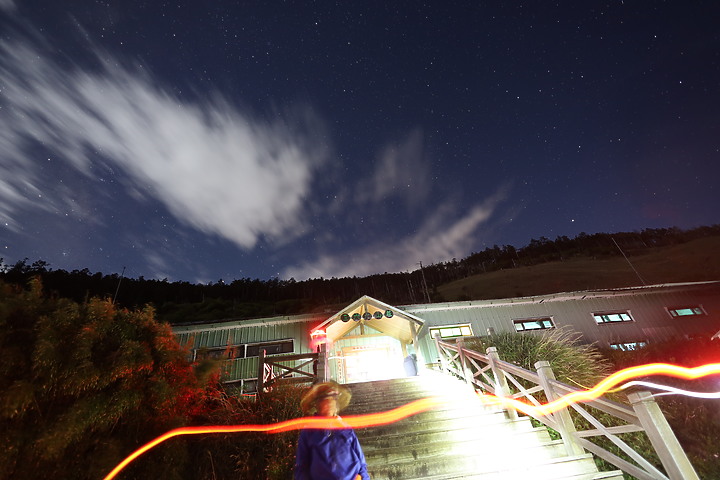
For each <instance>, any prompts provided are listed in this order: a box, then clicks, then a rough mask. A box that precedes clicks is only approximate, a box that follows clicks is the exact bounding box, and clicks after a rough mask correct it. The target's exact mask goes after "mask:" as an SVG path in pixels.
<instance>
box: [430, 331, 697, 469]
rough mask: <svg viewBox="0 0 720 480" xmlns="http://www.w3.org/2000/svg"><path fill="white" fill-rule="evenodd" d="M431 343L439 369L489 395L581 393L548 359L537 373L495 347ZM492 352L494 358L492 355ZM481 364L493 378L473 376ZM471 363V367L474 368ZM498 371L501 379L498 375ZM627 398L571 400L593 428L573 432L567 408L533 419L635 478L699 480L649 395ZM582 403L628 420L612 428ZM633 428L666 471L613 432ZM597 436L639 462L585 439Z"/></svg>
mask: <svg viewBox="0 0 720 480" xmlns="http://www.w3.org/2000/svg"><path fill="white" fill-rule="evenodd" d="M435 345H436V348H437V350H438V354H439V355H440V361H441V362H440V363H441V365H442V367H441V368H442V370H444V371H446V372H448V373H450V374H452V375H455V376H458V377H461V378H462V379H463V380H465V381H466V382H467V383H469V384H471V385H473V386H475V387H479V388H480V389H482V390H485V391H487V392H489V393H492V394H496V395H501V396H502V395H504V396H507V397H511V398H521V397H524V398H527V399H528V400H529V401H530V402H531V403H533V404H535V405H538V401H537V400H536V399H535V398H534V397H533V393H535V392H539V391H544V393H545V397H546V398H547V399H553V398H557V397H561V396H564V395H567V394H568V393H572V392H577V391H580V390H579V389H577V388H575V387H573V386H570V385H567V384H565V383H563V382H560V381H558V380H555V378H554V374H553V373H552V370H551V369H550V368H549V366H548V364H547V362H538V363H537V364H536V367H537V368H538V371H537V372H533V371H530V370H527V369H525V368H523V367H520V366H518V365H515V364H512V363H509V362H505V361H503V360H499V359H498V358H497V353H493V352H491V350H493V351H494V347H491V348H490V349H488V354H487V355H486V354H483V353H480V352H476V351H473V350H469V349H467V348H465V347H464V343H463V342H458V344H454V343H451V342H446V341H443V340H440V338H439V336H436V337H435ZM490 354H492V355H495V356H494V357H493V358H492V359H491V358H490ZM478 362H480V364H478ZM481 364H484V365H487V366H491V367H494V368H493V369H492V374H493V376H494V377H495V381H494V382H491V383H488V382H487V381H483V380H482V378H477V377H478V376H486V373H487V371H488V367H486V366H483V365H481ZM473 367H474V368H475V371H473ZM498 375H499V376H500V378H498ZM515 377H517V378H521V379H523V380H525V381H527V382H530V383H531V384H534V385H535V386H534V387H530V388H525V386H523V385H522V384H521V383H519V382H518V381H517V380H516V378H515ZM486 378H487V376H486ZM506 379H509V380H510V382H509V383H508V382H506ZM510 385H512V386H513V387H515V388H516V390H517V392H515V393H512V392H510V394H508V391H507V390H508V388H511V387H510ZM496 386H499V388H501V389H502V390H505V391H504V392H503V391H497V392H496V391H495V388H496ZM628 399H629V400H630V403H631V404H632V407H630V406H627V405H624V404H622V403H619V402H615V401H612V400H607V399H605V398H602V397H600V398H596V399H592V400H581V401H580V402H578V403H576V404H573V405H572V409H574V410H576V411H577V412H578V413H579V414H580V416H582V417H584V418H585V419H586V420H588V421H589V423H590V424H591V425H594V426H595V427H596V428H594V429H586V430H580V431H576V429H575V428H576V427H575V425H574V420H573V419H572V418H571V417H570V416H569V415H568V410H567V407H565V408H563V409H562V410H560V411H558V412H556V413H554V414H552V415H548V416H540V415H538V416H534V418H536V419H537V420H538V421H540V422H542V423H544V424H545V425H547V426H549V427H551V428H554V429H556V430H557V429H560V431H561V434H562V435H563V441H564V442H565V444H566V447H567V449H568V451H569V452H570V451H577V449H578V447H582V448H584V449H585V450H587V451H589V452H591V453H593V454H595V455H597V456H598V457H600V458H603V459H605V460H606V461H607V462H609V463H611V464H613V465H615V466H616V467H617V468H619V469H620V470H622V471H623V472H625V473H628V474H630V475H633V476H634V477H636V478H638V479H643V480H644V479H648V480H649V479H665V480H699V477H698V476H697V473H696V472H695V470H694V469H693V467H692V465H691V464H690V462H689V460H688V459H687V455H686V454H685V452H684V451H683V450H682V448H681V447H680V444H679V442H678V441H677V438H676V437H675V434H674V433H673V431H672V429H671V428H670V426H669V425H668V424H667V420H666V419H665V417H664V416H663V414H662V412H661V411H660V409H659V408H658V406H657V404H656V403H655V401H654V400H653V398H652V395H650V394H649V393H647V392H638V393H633V394H630V395H629V396H628ZM581 404H582V405H587V406H589V407H592V408H595V409H597V410H600V411H602V412H604V413H606V414H608V415H611V416H612V417H614V418H616V419H619V420H621V421H623V422H626V424H625V425H619V426H610V427H607V426H604V425H603V424H602V423H601V422H600V421H599V420H598V419H596V418H595V417H594V416H593V415H592V414H591V413H590V412H588V411H587V410H585V409H584V408H583V407H582V406H581ZM513 413H514V411H513ZM508 414H509V415H511V413H510V412H508ZM561 419H562V420H561ZM568 422H570V423H568ZM635 431H644V432H645V433H646V434H647V435H648V438H649V439H650V442H651V443H652V445H653V448H654V450H655V452H656V454H657V455H658V458H659V459H660V461H661V462H662V464H663V467H664V469H665V471H666V472H667V474H664V473H662V472H660V471H659V470H658V469H656V468H655V467H654V466H653V465H651V464H650V462H649V461H647V460H646V459H644V458H643V457H642V456H641V455H640V454H639V453H637V452H636V451H634V450H633V449H632V447H631V446H629V445H627V444H626V443H625V442H623V441H622V440H620V439H619V438H618V437H617V436H616V434H618V433H627V432H635ZM599 436H604V437H605V438H607V439H608V440H610V441H611V442H613V443H614V444H615V445H617V446H619V447H620V449H621V450H622V451H623V452H624V453H625V454H627V455H628V456H629V457H630V458H632V459H633V461H634V462H636V464H637V465H636V464H633V463H630V462H628V461H627V460H625V459H622V458H620V457H618V456H617V455H615V454H614V453H611V452H610V451H608V450H606V449H605V448H603V447H601V446H599V445H597V444H595V443H592V442H590V441H589V440H587V438H588V437H599ZM582 448H581V449H580V450H581V451H582Z"/></svg>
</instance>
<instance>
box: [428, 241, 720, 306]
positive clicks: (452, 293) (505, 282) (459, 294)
mask: <svg viewBox="0 0 720 480" xmlns="http://www.w3.org/2000/svg"><path fill="white" fill-rule="evenodd" d="M625 253H626V255H628V258H629V259H630V262H631V263H632V265H633V267H634V268H635V270H637V273H638V274H639V275H640V277H642V279H643V280H644V281H645V283H646V284H648V285H652V284H659V283H676V282H698V281H705V280H720V237H706V238H700V239H697V240H693V241H690V242H688V243H684V244H681V245H673V246H669V247H659V248H653V249H647V250H636V251H633V252H625ZM637 285H642V282H641V280H640V278H638V275H636V274H635V272H634V271H633V269H632V268H631V267H630V265H628V262H626V261H625V259H624V258H623V257H622V256H618V257H612V258H602V259H591V258H573V259H569V260H566V261H562V262H552V263H545V264H540V265H534V266H531V267H520V268H513V269H509V270H501V271H498V272H490V273H485V274H480V275H474V276H472V277H467V278H464V279H461V280H458V281H455V282H452V283H448V284H445V285H442V286H440V287H438V289H437V291H438V294H439V295H440V296H441V297H442V298H444V299H445V300H448V301H455V300H461V299H472V300H486V299H493V298H508V297H520V296H532V295H543V294H548V293H557V292H568V291H577V290H590V289H603V288H620V287H630V286H637Z"/></svg>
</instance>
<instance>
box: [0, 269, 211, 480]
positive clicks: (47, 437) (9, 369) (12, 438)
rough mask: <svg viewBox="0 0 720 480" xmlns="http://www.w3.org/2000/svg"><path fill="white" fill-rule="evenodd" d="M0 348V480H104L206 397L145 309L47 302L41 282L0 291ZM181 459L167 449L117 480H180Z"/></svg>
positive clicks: (174, 447)
mask: <svg viewBox="0 0 720 480" xmlns="http://www.w3.org/2000/svg"><path fill="white" fill-rule="evenodd" d="M0 350H1V351H2V352H3V361H2V362H1V363H0V431H2V432H3V438H4V440H3V448H2V449H0V478H13V479H26V478H27V479H30V478H33V479H34V478H37V477H38V475H42V476H43V477H45V478H59V479H62V478H73V479H85V478H87V479H91V478H92V479H97V478H102V477H103V476H104V475H106V474H107V473H108V472H109V471H110V470H112V468H114V467H115V465H116V464H117V463H118V462H120V461H121V460H122V459H123V458H124V457H125V456H126V455H127V454H129V453H130V452H132V451H133V450H135V449H136V448H137V447H138V446H140V445H142V444H144V443H145V442H147V441H149V440H151V439H153V438H155V437H156V436H158V435H160V434H162V433H164V432H165V431H167V430H170V429H172V428H175V427H178V426H182V425H185V424H186V423H187V421H188V418H189V415H190V414H191V413H192V412H193V411H194V410H195V409H196V407H197V405H198V404H199V402H200V400H201V399H202V398H203V397H204V396H205V391H204V389H203V387H202V386H201V385H199V383H198V382H197V380H196V378H195V375H194V372H193V367H192V365H191V364H190V363H189V362H188V361H187V352H186V351H184V350H183V349H181V348H180V347H179V346H178V344H177V342H176V341H175V338H174V336H173V334H172V332H171V330H170V328H169V327H168V326H167V325H164V324H161V323H159V322H157V321H156V320H155V318H154V312H153V310H152V309H151V308H146V309H143V310H138V311H128V310H125V309H116V308H115V306H114V305H113V304H112V302H110V301H109V300H101V299H90V300H88V301H87V302H84V303H82V304H78V303H76V302H73V301H71V300H67V299H55V298H47V297H45V296H43V294H42V287H41V285H40V282H39V281H37V280H33V281H31V283H30V288H29V289H27V290H24V289H22V288H18V287H14V286H9V285H6V284H2V283H0ZM186 457H187V455H186V452H185V450H184V444H183V442H174V443H171V444H168V445H163V446H162V447H161V448H158V450H157V451H156V452H154V454H153V455H151V456H145V458H141V459H139V460H138V461H137V462H136V463H135V464H133V465H131V467H130V468H128V470H127V472H124V473H123V475H124V476H123V478H127V479H129V478H153V477H162V478H166V479H172V478H180V475H181V472H182V468H183V464H184V461H185V458H186Z"/></svg>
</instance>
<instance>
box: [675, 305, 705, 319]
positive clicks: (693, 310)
mask: <svg viewBox="0 0 720 480" xmlns="http://www.w3.org/2000/svg"><path fill="white" fill-rule="evenodd" d="M667 311H668V313H669V314H670V316H671V317H691V316H693V315H705V310H703V308H702V306H700V305H695V306H684V307H678V308H668V309H667Z"/></svg>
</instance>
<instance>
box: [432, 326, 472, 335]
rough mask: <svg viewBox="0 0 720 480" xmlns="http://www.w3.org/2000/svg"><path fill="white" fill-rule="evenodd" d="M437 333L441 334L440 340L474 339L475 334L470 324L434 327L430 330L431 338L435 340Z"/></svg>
mask: <svg viewBox="0 0 720 480" xmlns="http://www.w3.org/2000/svg"><path fill="white" fill-rule="evenodd" d="M436 333H439V334H440V338H455V337H472V334H473V333H472V328H470V325H469V324H467V325H452V326H448V327H433V328H431V329H430V336H431V337H432V338H435V334H436Z"/></svg>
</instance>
